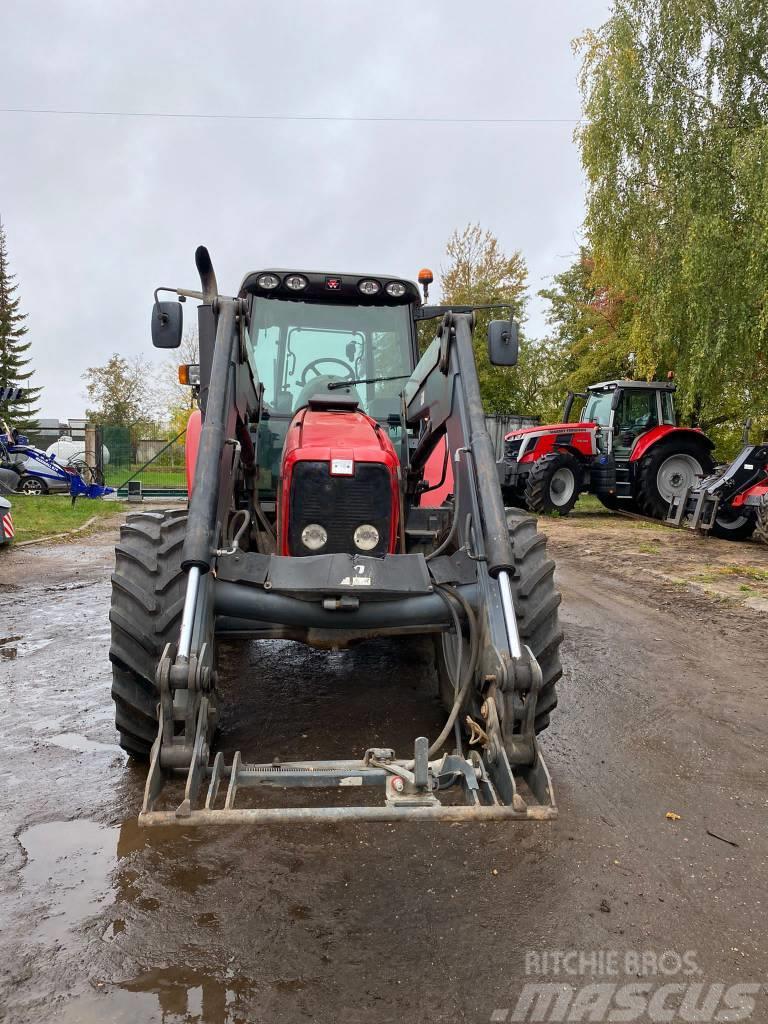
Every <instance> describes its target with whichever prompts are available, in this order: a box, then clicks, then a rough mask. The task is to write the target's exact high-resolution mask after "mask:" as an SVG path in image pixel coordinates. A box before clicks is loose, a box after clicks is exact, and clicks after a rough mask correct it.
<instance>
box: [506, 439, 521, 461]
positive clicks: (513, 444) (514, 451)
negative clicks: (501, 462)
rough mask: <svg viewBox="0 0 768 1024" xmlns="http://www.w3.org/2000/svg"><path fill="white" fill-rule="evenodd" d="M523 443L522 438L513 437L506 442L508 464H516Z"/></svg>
mask: <svg viewBox="0 0 768 1024" xmlns="http://www.w3.org/2000/svg"><path fill="white" fill-rule="evenodd" d="M522 443H523V439H522V437H513V438H511V439H510V440H509V441H505V442H504V459H505V460H506V461H507V462H514V461H515V459H516V458H517V456H518V455H519V454H520V446H521V445H522Z"/></svg>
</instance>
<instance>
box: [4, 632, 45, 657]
mask: <svg viewBox="0 0 768 1024" xmlns="http://www.w3.org/2000/svg"><path fill="white" fill-rule="evenodd" d="M52 643H53V637H38V638H37V639H34V638H30V639H29V640H25V639H24V637H23V636H7V637H5V638H4V639H3V640H0V658H2V659H4V660H5V661H15V660H16V658H23V657H24V656H25V655H27V654H34V653H35V651H41V650H42V649H43V648H44V647H47V646H48V644H52Z"/></svg>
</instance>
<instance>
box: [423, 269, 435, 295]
mask: <svg viewBox="0 0 768 1024" xmlns="http://www.w3.org/2000/svg"><path fill="white" fill-rule="evenodd" d="M434 279H435V275H434V274H433V273H432V271H431V270H430V269H429V267H422V268H421V270H420V271H419V284H420V285H421V287H422V288H423V290H424V301H425V302H426V301H427V299H428V298H429V286H430V285H431V284H432V282H433V281H434Z"/></svg>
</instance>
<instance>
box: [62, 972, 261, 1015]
mask: <svg viewBox="0 0 768 1024" xmlns="http://www.w3.org/2000/svg"><path fill="white" fill-rule="evenodd" d="M250 990H251V986H250V984H249V983H248V982H246V981H245V980H244V979H241V978H233V979H232V980H228V981H227V982H226V984H225V983H223V982H221V981H218V980H217V979H216V978H211V977H209V976H208V975H206V974H202V973H201V972H200V971H195V970H192V969H189V968H179V969H175V968H171V967H169V968H158V969H156V970H153V971H147V972H146V973H145V974H142V975H139V977H137V978H134V979H132V980H131V981H126V982H123V984H122V985H120V986H113V985H105V986H104V988H103V990H102V991H101V992H99V993H90V992H89V993H88V994H86V995H83V996H80V997H76V998H74V999H72V1000H71V1001H70V1002H69V1003H67V1005H66V1006H65V1007H64V1009H63V1011H62V1014H61V1016H58V1017H57V1018H56V1020H57V1021H61V1022H63V1024H104V1021H109V1022H110V1024H135V1022H136V1021H141V1022H142V1024H155V1022H157V1024H160V1022H162V1024H191V1022H193V1021H194V1022H195V1024H235V1022H241V1021H245V1020H247V1019H248V1018H247V1016H246V1012H247V1011H246V1010H245V1007H244V1004H243V998H244V997H247V996H248V994H249V993H250Z"/></svg>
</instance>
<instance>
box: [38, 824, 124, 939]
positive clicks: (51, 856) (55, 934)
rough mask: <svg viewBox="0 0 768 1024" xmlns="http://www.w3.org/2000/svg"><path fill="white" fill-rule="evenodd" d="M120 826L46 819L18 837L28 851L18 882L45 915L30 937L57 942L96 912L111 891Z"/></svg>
mask: <svg viewBox="0 0 768 1024" xmlns="http://www.w3.org/2000/svg"><path fill="white" fill-rule="evenodd" d="M118 833H119V830H118V829H116V828H107V827H105V826H103V825H98V824H97V823H96V822H94V821H87V820H84V821H49V822H45V823H44V824H42V825H33V826H32V827H31V828H28V829H26V830H25V831H24V832H22V833H21V834H20V835H19V842H20V843H21V845H22V846H23V848H24V850H25V851H26V854H27V863H26V864H25V866H24V867H23V868H22V872H21V876H22V885H23V886H24V888H25V889H27V890H28V891H29V892H30V894H31V895H32V896H33V898H34V900H35V902H36V903H40V904H47V905H48V906H49V907H50V910H49V913H48V915H47V916H46V917H44V918H43V919H42V920H40V922H39V923H38V925H37V926H36V928H35V929H34V933H33V936H32V937H33V939H36V940H39V941H46V942H55V941H60V940H62V939H64V938H65V936H66V935H67V933H68V931H69V929H70V928H72V927H73V926H74V925H77V924H79V923H80V922H81V921H83V920H85V919H86V918H87V917H90V916H92V915H93V914H96V913H98V911H99V909H100V904H101V902H102V901H103V899H104V897H105V896H106V895H107V894H108V892H109V890H110V879H109V876H110V873H111V871H112V870H113V868H114V867H115V854H116V852H117V841H118Z"/></svg>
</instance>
